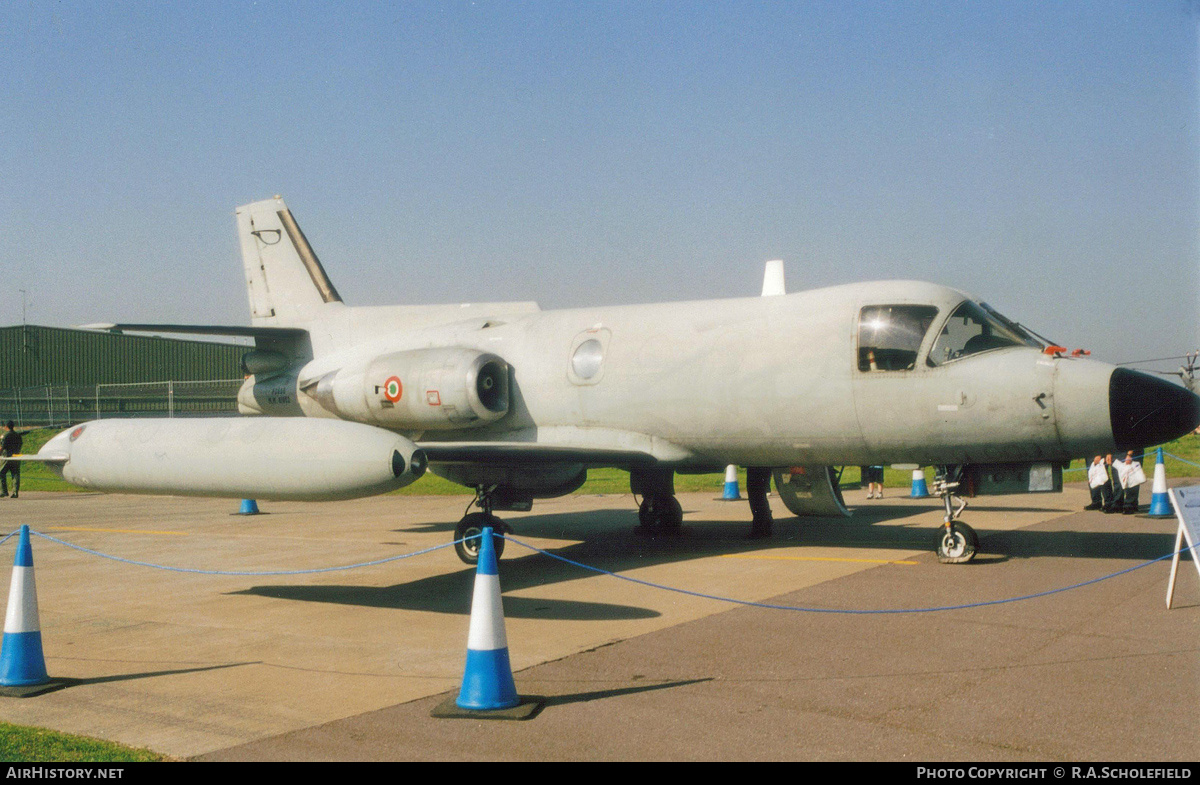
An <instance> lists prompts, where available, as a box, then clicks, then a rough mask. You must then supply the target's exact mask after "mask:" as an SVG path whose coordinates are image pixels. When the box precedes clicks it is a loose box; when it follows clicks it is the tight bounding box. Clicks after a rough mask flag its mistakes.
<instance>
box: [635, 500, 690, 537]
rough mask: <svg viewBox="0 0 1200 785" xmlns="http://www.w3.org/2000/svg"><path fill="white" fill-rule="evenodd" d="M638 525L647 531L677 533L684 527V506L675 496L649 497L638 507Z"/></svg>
mask: <svg viewBox="0 0 1200 785" xmlns="http://www.w3.org/2000/svg"><path fill="white" fill-rule="evenodd" d="M638 524H639V526H640V527H641V528H642V529H645V530H647V531H655V530H657V529H661V530H663V531H664V532H677V531H679V528H680V527H681V526H682V525H683V505H681V504H680V503H679V500H678V499H676V498H675V497H674V496H647V497H646V498H644V499H642V504H641V506H640V507H638Z"/></svg>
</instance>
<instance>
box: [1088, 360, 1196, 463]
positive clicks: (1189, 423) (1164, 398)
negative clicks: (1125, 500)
mask: <svg viewBox="0 0 1200 785" xmlns="http://www.w3.org/2000/svg"><path fill="white" fill-rule="evenodd" d="M1108 409H1109V415H1110V416H1111V417H1112V430H1113V440H1114V441H1115V442H1116V443H1117V449H1118V450H1136V449H1139V448H1142V447H1150V446H1152V445H1155V444H1162V443H1163V442H1169V441H1171V440H1172V439H1178V438H1179V437H1180V436H1183V435H1184V434H1186V433H1189V432H1191V431H1192V430H1194V429H1195V428H1196V426H1197V425H1200V397H1197V396H1196V395H1194V394H1193V393H1190V392H1188V391H1187V390H1185V389H1184V388H1182V387H1180V386H1179V385H1177V384H1171V383H1170V382H1168V381H1166V380H1165V379H1160V378H1158V377H1157V376H1151V375H1150V374H1146V373H1142V372H1140V371H1131V370H1129V369H1127V368H1117V369H1116V370H1114V371H1113V373H1112V377H1111V378H1110V380H1109V383H1108Z"/></svg>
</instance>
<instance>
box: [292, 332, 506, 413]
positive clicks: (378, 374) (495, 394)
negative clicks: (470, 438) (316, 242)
mask: <svg viewBox="0 0 1200 785" xmlns="http://www.w3.org/2000/svg"><path fill="white" fill-rule="evenodd" d="M303 392H304V393H305V394H306V395H308V396H310V397H312V398H313V399H314V400H316V401H317V402H318V403H319V404H320V405H321V406H322V407H323V408H324V409H326V410H328V411H329V412H332V413H333V414H335V415H337V416H339V417H344V418H347V419H352V420H358V421H359V422H369V423H376V424H378V425H382V426H384V427H387V428H396V429H399V430H411V431H428V430H448V429H455V428H472V427H477V426H480V425H484V424H486V423H490V422H495V421H496V420H499V419H500V418H501V417H503V416H504V415H505V414H507V413H508V364H507V363H505V362H504V360H502V359H500V358H499V357H497V356H496V355H494V354H487V353H486V352H480V351H476V350H474V349H465V348H447V349H415V350H411V351H405V352H395V353H393V354H386V355H382V356H380V357H376V358H374V359H373V360H371V361H370V362H369V363H367V364H366V365H365V366H364V367H360V368H357V369H356V368H353V367H347V368H342V369H340V370H337V371H332V372H330V373H327V374H325V375H324V376H322V377H321V378H320V379H318V380H317V381H316V382H315V383H311V384H307V385H305V387H304V388H303Z"/></svg>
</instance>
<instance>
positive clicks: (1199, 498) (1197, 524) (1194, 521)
mask: <svg viewBox="0 0 1200 785" xmlns="http://www.w3.org/2000/svg"><path fill="white" fill-rule="evenodd" d="M1168 493H1169V494H1171V504H1173V505H1174V506H1175V515H1176V516H1178V518H1179V533H1178V534H1176V535H1175V556H1174V557H1172V559H1171V579H1170V580H1169V581H1167V608H1168V609H1170V607H1171V598H1172V597H1173V596H1174V595H1175V575H1176V573H1178V572H1179V556H1180V553H1179V552H1180V550H1182V549H1183V543H1184V541H1185V540H1186V541H1187V547H1188V548H1190V549H1191V550H1190V551H1188V553H1191V554H1192V564H1195V565H1196V572H1197V573H1200V555H1198V554H1197V553H1196V544H1197V543H1200V485H1189V486H1188V487H1186V488H1171V489H1170V490H1169V491H1168Z"/></svg>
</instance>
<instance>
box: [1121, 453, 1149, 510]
mask: <svg viewBox="0 0 1200 785" xmlns="http://www.w3.org/2000/svg"><path fill="white" fill-rule="evenodd" d="M1113 468H1114V469H1116V470H1117V474H1118V476H1120V478H1121V488H1122V489H1123V493H1122V494H1121V496H1120V497H1119V498H1117V500H1116V501H1115V502H1113V506H1114V507H1115V508H1117V509H1120V511H1121V512H1123V513H1125V514H1126V515H1133V514H1135V513H1136V512H1137V511H1138V491H1139V490H1140V489H1141V486H1142V483H1144V482H1146V473H1145V472H1144V471H1142V464H1141V463H1140V462H1138V461H1135V460H1134V459H1133V450H1130V451H1129V452H1127V453H1125V459H1124V460H1122V461H1114V462H1113Z"/></svg>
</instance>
